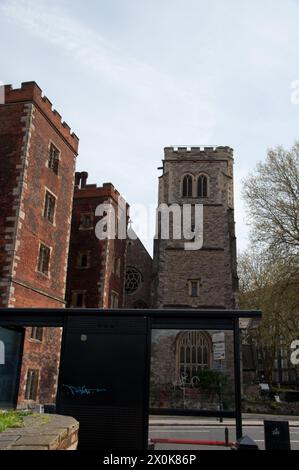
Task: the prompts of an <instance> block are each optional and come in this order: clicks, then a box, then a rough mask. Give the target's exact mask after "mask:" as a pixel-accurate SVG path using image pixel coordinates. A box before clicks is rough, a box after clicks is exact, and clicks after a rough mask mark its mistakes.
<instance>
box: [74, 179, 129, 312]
mask: <svg viewBox="0 0 299 470" xmlns="http://www.w3.org/2000/svg"><path fill="white" fill-rule="evenodd" d="M83 174H84V175H85V179H84V182H81V184H80V179H81V175H82V174H79V173H77V174H76V177H77V179H78V180H77V183H78V184H77V186H76V188H75V192H74V200H73V215H72V228H71V240H70V255H69V263H68V276H67V296H66V299H67V306H68V307H78V306H79V305H76V303H75V299H76V297H75V296H76V293H81V294H83V295H84V303H83V305H82V307H87V308H99V307H101V308H110V307H111V300H112V295H113V294H117V295H118V306H119V307H123V304H124V269H125V256H126V240H125V239H117V238H116V239H112V240H105V239H103V240H99V239H98V238H97V236H96V232H95V229H96V224H97V223H98V222H99V220H100V217H98V216H96V215H95V212H96V208H97V207H98V206H99V205H101V204H107V203H109V204H111V205H112V206H113V207H114V209H115V214H116V215H117V211H118V202H119V197H120V194H119V192H118V191H117V190H116V189H115V188H114V186H113V185H112V184H110V183H106V184H104V185H103V186H102V187H97V186H96V185H88V184H86V178H87V176H86V175H87V174H86V173H85V172H83ZM122 201H123V200H122ZM123 202H124V201H123ZM124 207H127V206H126V204H125V203H124ZM86 215H87V216H88V217H91V219H92V223H91V224H90V226H89V227H84V226H83V225H84V224H83V223H82V221H83V219H84V217H85V216H86ZM84 254H85V255H86V256H87V257H88V262H87V266H85V267H82V266H80V256H82V255H84ZM117 260H119V268H118V267H117Z"/></svg>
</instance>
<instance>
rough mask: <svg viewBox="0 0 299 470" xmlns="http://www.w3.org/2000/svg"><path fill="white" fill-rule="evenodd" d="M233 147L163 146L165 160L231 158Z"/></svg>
mask: <svg viewBox="0 0 299 470" xmlns="http://www.w3.org/2000/svg"><path fill="white" fill-rule="evenodd" d="M233 153H234V151H233V149H232V148H231V147H223V146H201V145H198V146H171V147H165V148H164V155H165V160H171V159H180V158H195V157H199V158H215V159H233Z"/></svg>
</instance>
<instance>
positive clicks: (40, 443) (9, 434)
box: [0, 414, 79, 450]
mask: <svg viewBox="0 0 299 470" xmlns="http://www.w3.org/2000/svg"><path fill="white" fill-rule="evenodd" d="M78 429H79V423H78V421H76V420H75V419H74V418H71V417H69V416H60V415H48V414H40V415H29V416H25V417H24V426H23V427H21V428H9V429H6V430H5V431H4V432H3V433H0V450H76V448H77V444H78Z"/></svg>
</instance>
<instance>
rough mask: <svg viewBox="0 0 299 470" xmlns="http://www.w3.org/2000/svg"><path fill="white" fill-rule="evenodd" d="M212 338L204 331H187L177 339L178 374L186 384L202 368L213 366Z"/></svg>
mask: <svg viewBox="0 0 299 470" xmlns="http://www.w3.org/2000/svg"><path fill="white" fill-rule="evenodd" d="M211 350H212V344H211V338H210V336H209V335H208V333H205V332H202V331H185V332H183V333H180V334H179V335H178V337H177V340H176V357H177V376H178V380H184V382H185V383H186V384H190V383H192V378H193V377H195V376H196V375H197V373H198V372H199V371H200V370H202V369H207V368H209V367H210V366H211V357H212V354H211Z"/></svg>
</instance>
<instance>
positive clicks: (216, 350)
mask: <svg viewBox="0 0 299 470" xmlns="http://www.w3.org/2000/svg"><path fill="white" fill-rule="evenodd" d="M213 356H214V361H221V360H223V359H225V343H214V344H213Z"/></svg>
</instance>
